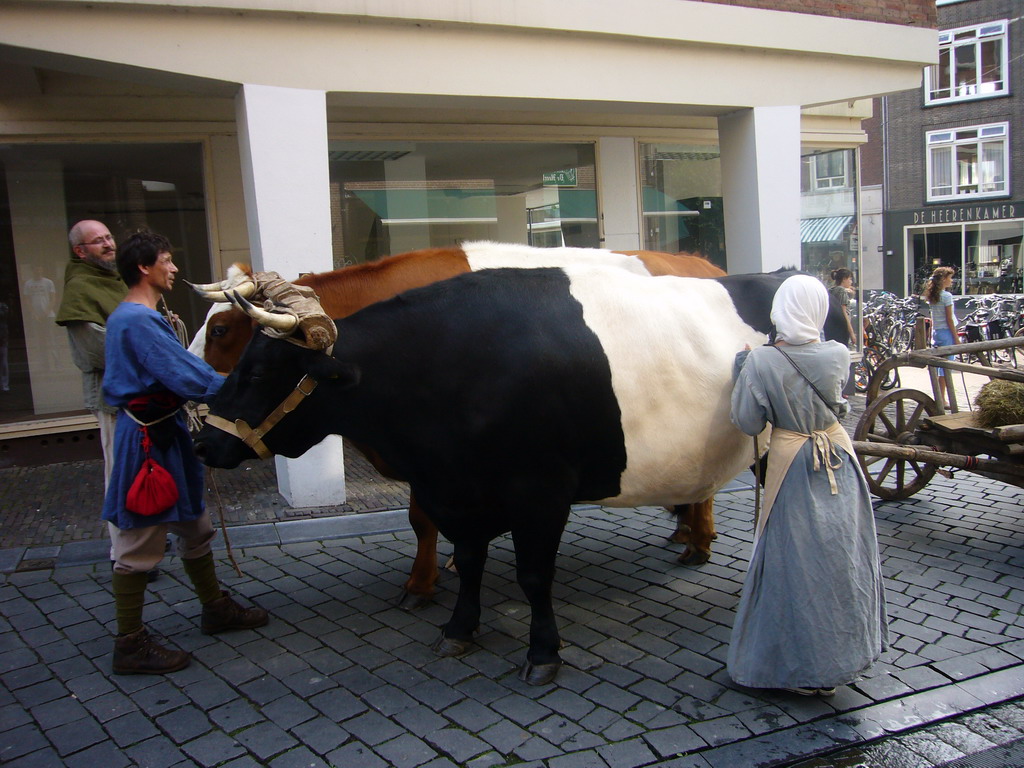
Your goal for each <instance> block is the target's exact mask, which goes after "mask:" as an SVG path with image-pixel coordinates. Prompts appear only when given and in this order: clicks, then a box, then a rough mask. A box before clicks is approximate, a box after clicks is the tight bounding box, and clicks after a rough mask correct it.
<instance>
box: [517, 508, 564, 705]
mask: <svg viewBox="0 0 1024 768" xmlns="http://www.w3.org/2000/svg"><path fill="white" fill-rule="evenodd" d="M566 519H567V516H563V517H562V519H561V525H559V526H557V527H547V526H545V530H543V531H541V530H527V531H524V530H514V531H512V538H513V541H514V542H515V546H516V576H517V579H518V581H519V586H520V587H522V590H523V593H524V594H525V595H526V599H527V600H529V601H530V610H531V615H530V649H529V650H528V651H527V653H526V663H525V664H523V666H522V667H521V668H520V670H519V679H520V680H522V681H523V682H525V683H527V684H529V685H545V684H547V683H550V682H552V681H553V680H554V679H555V675H557V674H558V669H559V667H561V665H562V659H561V657H560V656H559V655H558V647H559V644H560V639H559V636H558V625H557V623H556V622H555V610H554V607H553V606H552V605H551V587H552V584H553V583H554V580H555V556H556V555H557V554H558V542H559V540H560V539H561V534H562V529H563V528H564V527H565V521H566ZM552 522H553V521H552ZM549 525H550V523H549Z"/></svg>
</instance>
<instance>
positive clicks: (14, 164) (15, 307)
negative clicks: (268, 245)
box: [0, 143, 211, 424]
mask: <svg viewBox="0 0 1024 768" xmlns="http://www.w3.org/2000/svg"><path fill="white" fill-rule="evenodd" d="M202 157H203V153H202V146H201V145H200V144H198V143H187V144H0V303H2V304H3V305H4V307H0V315H3V314H6V323H4V322H3V318H2V317H0V342H2V341H3V340H4V338H3V334H4V331H6V345H4V346H0V353H4V354H5V357H6V360H0V374H2V373H3V363H4V362H5V361H6V367H7V374H8V376H7V380H6V382H4V381H0V384H3V383H6V384H7V388H6V390H4V389H3V387H0V424H4V423H11V422H19V421H29V420H34V419H38V418H44V417H45V418H55V417H60V416H65V415H77V414H80V413H84V411H83V410H82V405H83V403H82V386H81V374H80V372H79V371H78V369H77V368H75V367H74V365H73V364H72V362H71V353H70V351H69V348H68V342H67V334H66V332H65V331H64V329H63V328H61V327H59V326H57V325H56V324H55V323H54V321H53V318H54V315H55V312H56V310H57V307H58V306H59V304H60V300H61V296H62V292H63V283H64V268H65V265H66V264H67V262H68V260H69V258H70V256H71V245H70V243H69V242H68V230H69V229H70V228H71V225H72V224H74V223H75V222H77V221H80V220H81V219H97V220H99V221H102V222H103V223H104V224H106V225H107V227H108V228H109V229H110V231H111V233H112V234H113V235H114V237H115V238H117V239H122V238H124V237H125V236H127V235H128V234H130V233H131V232H133V231H135V230H137V229H139V228H141V227H147V228H149V229H151V230H153V231H155V232H160V233H161V234H163V235H166V236H167V237H168V239H170V241H171V243H172V244H173V245H174V246H175V252H174V260H175V263H177V264H178V266H179V268H180V269H181V275H182V276H183V277H185V278H187V279H189V280H191V281H193V282H200V283H202V282H209V280H210V279H211V277H210V250H209V237H208V235H207V228H206V202H205V197H204V186H203V164H202ZM168 303H169V305H170V308H171V310H172V311H173V312H175V313H177V314H178V315H179V316H180V317H181V318H182V320H184V322H185V324H186V326H187V328H188V329H189V330H190V331H192V332H194V331H195V330H196V329H197V328H198V327H199V325H200V324H201V323H202V320H203V318H204V317H205V315H206V311H207V309H208V305H206V303H205V302H203V301H202V300H201V299H199V298H198V297H197V296H195V295H194V294H193V293H192V291H189V290H187V289H186V288H185V287H184V286H183V285H182V286H180V287H179V288H178V289H176V290H175V291H174V292H173V293H172V294H171V295H170V296H169V297H168ZM4 308H6V312H5V311H4ZM2 378H3V377H2V376H0V379H2Z"/></svg>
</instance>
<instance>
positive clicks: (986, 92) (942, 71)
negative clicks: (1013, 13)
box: [924, 19, 1010, 105]
mask: <svg viewBox="0 0 1024 768" xmlns="http://www.w3.org/2000/svg"><path fill="white" fill-rule="evenodd" d="M1006 27H1007V24H1006V20H1005V19H1003V20H1001V21H991V22H986V23H985V24H978V25H976V26H973V27H961V28H959V29H948V30H944V31H942V32H939V63H938V64H934V65H932V66H930V67H928V68H927V69H926V70H925V75H924V102H925V104H926V105H928V104H945V103H948V102H951V101H969V100H971V99H986V98H991V97H993V96H1006V95H1007V94H1009V92H1010V83H1009V75H1010V69H1009V64H1008V61H1007V48H1008V46H1007V38H1006Z"/></svg>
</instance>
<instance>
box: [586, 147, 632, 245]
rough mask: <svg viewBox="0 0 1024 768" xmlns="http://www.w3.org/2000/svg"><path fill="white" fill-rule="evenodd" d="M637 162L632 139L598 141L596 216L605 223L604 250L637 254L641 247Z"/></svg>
mask: <svg viewBox="0 0 1024 768" xmlns="http://www.w3.org/2000/svg"><path fill="white" fill-rule="evenodd" d="M636 163H637V158H636V142H635V141H634V140H633V139H632V138H630V137H628V136H627V137H619V136H614V137H613V136H603V137H601V138H599V139H598V140H597V188H598V190H599V192H600V194H599V197H598V200H599V203H598V212H597V215H598V216H599V217H600V218H601V220H602V221H603V222H604V227H603V229H602V231H603V232H604V241H603V242H602V243H601V247H602V248H608V249H610V250H613V251H636V250H639V249H640V247H641V245H640V243H641V239H640V219H641V211H640V194H639V191H638V189H637V177H638V174H637V167H636Z"/></svg>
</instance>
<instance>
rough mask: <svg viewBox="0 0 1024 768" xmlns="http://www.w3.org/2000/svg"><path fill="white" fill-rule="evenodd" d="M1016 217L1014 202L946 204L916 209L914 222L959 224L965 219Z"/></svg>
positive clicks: (988, 219) (989, 219) (982, 219)
mask: <svg viewBox="0 0 1024 768" xmlns="http://www.w3.org/2000/svg"><path fill="white" fill-rule="evenodd" d="M1013 218H1016V207H1015V205H1014V204H1013V203H995V204H989V205H969V206H967V205H962V206H946V207H942V208H925V209H922V210H920V211H914V224H959V223H961V222H965V221H996V220H999V219H1013Z"/></svg>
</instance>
